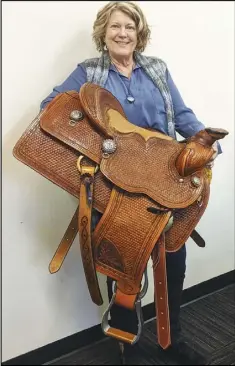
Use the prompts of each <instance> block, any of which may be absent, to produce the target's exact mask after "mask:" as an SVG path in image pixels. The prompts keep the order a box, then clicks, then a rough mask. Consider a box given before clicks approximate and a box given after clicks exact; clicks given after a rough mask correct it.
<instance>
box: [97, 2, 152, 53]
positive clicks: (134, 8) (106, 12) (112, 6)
mask: <svg viewBox="0 0 235 366" xmlns="http://www.w3.org/2000/svg"><path fill="white" fill-rule="evenodd" d="M114 10H120V11H122V12H123V13H125V14H127V15H128V16H129V17H130V18H131V19H133V21H134V22H135V25H136V29H137V45H136V51H139V52H143V51H144V50H145V48H146V46H147V43H148V41H149V38H150V29H149V27H148V24H147V21H146V18H145V16H144V14H143V12H142V10H141V9H140V8H139V6H138V5H136V4H135V3H133V2H131V1H110V2H109V3H108V4H107V5H105V6H104V7H103V8H102V9H101V10H100V11H99V12H98V13H97V17H96V20H95V22H94V25H93V34H92V38H93V41H94V42H95V44H96V48H97V50H98V51H99V52H102V51H104V46H105V43H104V38H105V33H106V27H107V24H108V21H109V18H110V16H111V14H112V12H113V11H114Z"/></svg>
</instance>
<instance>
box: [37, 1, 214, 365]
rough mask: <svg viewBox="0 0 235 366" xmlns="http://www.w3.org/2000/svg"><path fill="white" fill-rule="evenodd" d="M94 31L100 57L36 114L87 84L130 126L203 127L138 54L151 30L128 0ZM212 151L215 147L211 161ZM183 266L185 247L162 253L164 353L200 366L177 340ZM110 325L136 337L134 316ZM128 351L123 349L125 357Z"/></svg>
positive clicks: (160, 72) (190, 131) (166, 79)
mask: <svg viewBox="0 0 235 366" xmlns="http://www.w3.org/2000/svg"><path fill="white" fill-rule="evenodd" d="M93 30H94V31H93V40H94V42H95V44H96V47H97V50H98V51H100V52H101V57H100V58H96V59H88V60H85V61H84V62H83V63H81V64H79V65H78V66H77V68H76V69H75V70H74V71H73V72H72V73H71V74H70V75H69V77H68V78H67V79H66V80H65V81H64V82H63V83H62V84H61V85H59V86H56V87H55V88H54V89H53V92H52V93H51V94H50V95H49V96H48V97H47V98H46V99H45V100H43V101H42V103H41V109H43V108H45V106H46V105H47V104H48V103H49V102H50V101H51V100H52V99H53V98H54V97H55V96H56V95H57V94H58V93H62V92H65V91H68V90H76V91H79V90H80V87H81V86H82V85H83V84H84V83H85V82H87V81H89V82H92V83H96V84H99V85H100V86H102V87H104V88H106V89H107V90H109V91H110V92H111V93H112V94H113V95H114V96H115V97H116V98H117V99H118V100H119V102H120V103H121V105H122V107H123V109H124V111H125V113H126V116H127V119H128V120H129V121H130V122H132V123H133V124H136V125H138V126H141V127H145V128H152V129H156V130H159V131H161V132H162V133H165V134H168V135H170V136H172V137H174V138H175V137H176V135H175V131H177V132H178V133H179V134H180V135H182V136H183V137H185V138H187V137H190V136H192V135H194V134H196V133H197V132H198V131H200V130H202V129H204V128H205V126H204V125H203V124H202V123H201V122H199V121H198V119H197V118H196V116H195V114H194V113H193V111H192V110H191V109H189V108H187V107H186V106H185V104H184V102H183V100H182V98H181V96H180V93H179V91H178V90H177V88H176V86H175V84H174V82H173V80H172V77H171V75H170V72H169V70H168V68H167V66H166V64H165V63H164V62H163V61H162V60H160V59H157V58H152V57H151V58H150V57H145V56H143V55H142V54H141V53H142V52H143V51H144V50H145V48H146V46H147V43H148V41H149V38H150V30H149V27H148V25H147V22H146V19H145V17H144V15H143V13H142V11H141V9H140V8H139V7H138V6H137V5H135V4H134V3H132V2H129V1H128V2H110V3H108V4H107V5H106V6H105V7H104V8H103V9H101V10H100V11H99V12H98V14H97V18H96V20H95V23H94V27H93ZM216 150H217V149H216V146H215V156H216V154H217V151H216ZM215 156H214V157H215ZM98 219H99V217H98V213H96V214H95V213H94V215H93V220H94V225H95V224H96V223H97V220H98ZM185 261H186V248H185V245H184V246H183V247H182V248H181V249H180V250H179V251H178V252H176V253H167V278H168V291H169V295H168V300H169V310H170V325H171V339H172V345H171V347H170V348H169V349H168V350H167V351H166V352H170V353H171V354H172V355H173V356H175V357H177V359H178V361H179V362H181V363H185V362H186V363H189V364H205V360H203V359H202V358H201V356H200V355H197V354H196V353H195V352H193V351H192V350H190V347H187V344H186V343H185V342H183V341H182V340H181V337H180V323H179V314H180V303H181V295H182V290H183V282H184V277H185V269H186V268H185V267H186V266H185ZM107 283H108V293H109V298H111V296H112V289H111V287H112V286H111V281H110V280H109V279H108V281H107ZM121 320H122V321H121ZM111 322H112V325H113V326H118V327H120V328H122V329H123V330H126V331H130V332H136V327H137V321H136V318H135V315H132V313H131V314H129V313H128V311H127V310H126V311H124V310H123V309H121V310H120V309H118V307H113V308H112V312H111ZM131 350H132V348H130V349H129V348H128V347H127V346H126V353H129V352H131ZM179 357H180V359H179Z"/></svg>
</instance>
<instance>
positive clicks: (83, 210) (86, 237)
mask: <svg viewBox="0 0 235 366" xmlns="http://www.w3.org/2000/svg"><path fill="white" fill-rule="evenodd" d="M95 169H96V168H95V167H93V166H81V167H80V173H81V176H80V179H81V187H80V197H79V213H78V229H79V241H80V249H81V256H82V262H83V267H84V272H85V276H86V281H87V286H88V289H89V292H90V296H91V298H92V301H93V302H94V303H95V304H96V305H102V304H103V300H102V296H101V293H100V288H99V283H98V278H97V273H96V268H95V263H94V259H93V250H92V243H91V212H92V198H93V186H94V185H93V183H94V174H95Z"/></svg>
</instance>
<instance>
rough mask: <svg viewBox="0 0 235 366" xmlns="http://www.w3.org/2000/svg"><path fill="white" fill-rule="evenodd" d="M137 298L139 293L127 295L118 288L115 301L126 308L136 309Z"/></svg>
mask: <svg viewBox="0 0 235 366" xmlns="http://www.w3.org/2000/svg"><path fill="white" fill-rule="evenodd" d="M136 299H137V294H134V295H127V294H125V293H124V292H122V291H121V290H120V289H119V288H118V289H117V292H116V297H115V301H114V302H115V304H116V305H119V306H123V307H124V308H126V309H129V310H134V309H135V302H136Z"/></svg>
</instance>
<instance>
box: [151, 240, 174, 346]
mask: <svg viewBox="0 0 235 366" xmlns="http://www.w3.org/2000/svg"><path fill="white" fill-rule="evenodd" d="M156 248H158V250H156V249H155V250H154V251H153V256H152V258H153V272H154V275H153V278H154V289H155V291H154V294H155V306H156V321H157V339H158V343H159V344H160V345H161V346H162V348H163V349H166V348H167V347H169V345H170V344H171V337H170V316H169V307H168V291H167V272H166V251H165V235H164V234H162V235H161V237H160V239H159V241H158V246H157V247H156Z"/></svg>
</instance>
